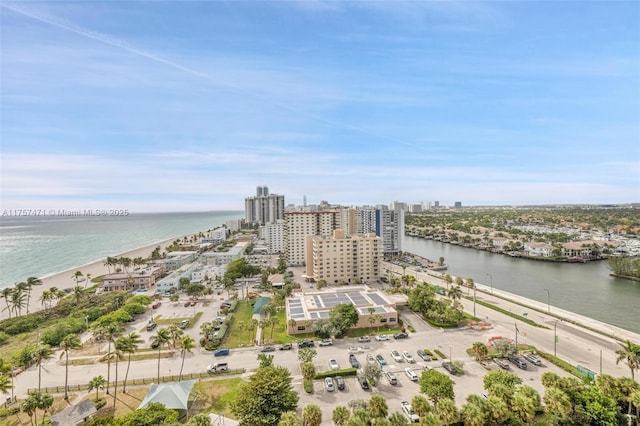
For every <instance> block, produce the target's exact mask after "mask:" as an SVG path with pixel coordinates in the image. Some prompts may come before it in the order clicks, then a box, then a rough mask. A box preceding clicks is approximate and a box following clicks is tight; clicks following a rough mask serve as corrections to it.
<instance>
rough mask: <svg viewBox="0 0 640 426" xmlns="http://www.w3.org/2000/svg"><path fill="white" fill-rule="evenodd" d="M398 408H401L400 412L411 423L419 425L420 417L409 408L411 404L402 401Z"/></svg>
mask: <svg viewBox="0 0 640 426" xmlns="http://www.w3.org/2000/svg"><path fill="white" fill-rule="evenodd" d="M400 407H402V411H403V412H404V414H405V415H406V416H407V417H408V418H409V421H410V422H411V423H420V416H418V415H417V414H416V413H415V412H414V411H413V409H412V408H411V404H410V403H409V402H407V401H402V402H401V403H400Z"/></svg>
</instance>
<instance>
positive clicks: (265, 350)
mask: <svg viewBox="0 0 640 426" xmlns="http://www.w3.org/2000/svg"><path fill="white" fill-rule="evenodd" d="M275 350H276V347H275V346H265V347H264V348H262V349H261V350H260V352H273V351H275Z"/></svg>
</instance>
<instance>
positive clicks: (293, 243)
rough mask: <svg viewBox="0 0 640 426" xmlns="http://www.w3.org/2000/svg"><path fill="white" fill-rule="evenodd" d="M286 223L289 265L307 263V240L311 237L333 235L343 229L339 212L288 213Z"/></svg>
mask: <svg viewBox="0 0 640 426" xmlns="http://www.w3.org/2000/svg"><path fill="white" fill-rule="evenodd" d="M284 221H285V241H284V245H285V250H286V256H287V263H288V264H289V265H303V264H304V263H305V247H306V241H307V240H306V238H307V236H310V235H331V234H332V232H333V231H334V230H336V229H341V228H342V226H341V214H340V211H338V210H328V211H318V212H287V213H285V214H284Z"/></svg>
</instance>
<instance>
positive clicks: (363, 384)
mask: <svg viewBox="0 0 640 426" xmlns="http://www.w3.org/2000/svg"><path fill="white" fill-rule="evenodd" d="M358 383H360V387H362V389H364V390H369V382H368V381H367V379H365V378H364V377H362V376H360V377H358Z"/></svg>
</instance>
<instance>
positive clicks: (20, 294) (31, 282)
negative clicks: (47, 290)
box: [0, 277, 42, 318]
mask: <svg viewBox="0 0 640 426" xmlns="http://www.w3.org/2000/svg"><path fill="white" fill-rule="evenodd" d="M41 284H42V280H40V279H39V278H36V277H29V278H27V280H26V281H21V282H19V283H15V284H14V286H13V287H5V288H3V289H2V291H1V292H0V297H2V298H4V301H5V304H6V307H5V308H4V309H3V311H8V312H9V318H11V313H12V312H13V314H14V315H15V316H17V317H18V316H20V315H22V310H23V309H25V308H26V313H27V314H28V313H29V306H30V303H31V290H32V288H33V286H36V285H41Z"/></svg>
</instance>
